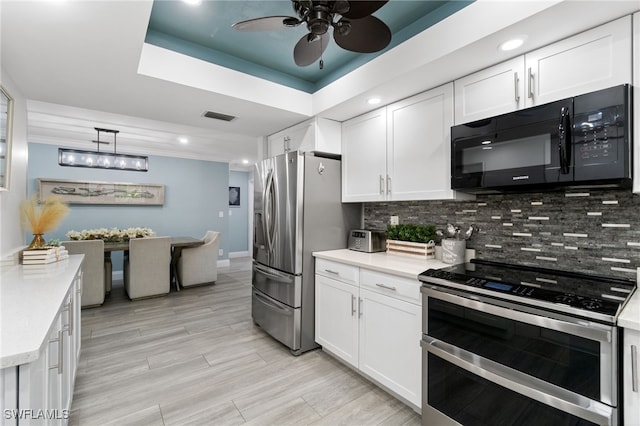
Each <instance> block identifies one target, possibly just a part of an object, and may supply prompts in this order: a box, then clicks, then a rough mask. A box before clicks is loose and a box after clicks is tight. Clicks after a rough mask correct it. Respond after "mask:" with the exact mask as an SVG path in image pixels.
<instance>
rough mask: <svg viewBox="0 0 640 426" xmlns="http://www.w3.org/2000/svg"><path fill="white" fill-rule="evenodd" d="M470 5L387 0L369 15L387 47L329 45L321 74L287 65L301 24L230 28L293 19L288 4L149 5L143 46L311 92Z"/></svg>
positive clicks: (160, 1) (209, 1)
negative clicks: (363, 49)
mask: <svg viewBox="0 0 640 426" xmlns="http://www.w3.org/2000/svg"><path fill="white" fill-rule="evenodd" d="M472 2H473V0H468V1H467V0H451V1H449V0H438V1H436V0H428V1H423V0H390V1H389V2H388V3H387V4H385V5H384V6H383V7H382V8H381V9H379V10H378V11H377V12H376V13H374V15H375V16H376V17H378V18H379V19H381V20H382V21H383V22H385V23H386V24H387V25H388V26H389V28H390V29H391V33H392V39H391V43H390V44H389V46H388V47H387V48H386V49H385V50H383V51H381V52H376V53H368V54H363V53H355V52H350V51H347V50H344V49H341V48H340V47H339V46H337V45H336V44H335V42H334V41H333V40H332V41H331V43H330V44H329V46H328V47H327V49H326V51H325V52H324V54H323V55H322V58H323V60H324V68H323V69H320V68H319V66H318V62H315V63H313V64H311V65H309V66H307V67H298V66H297V65H296V64H295V62H294V61H293V48H294V46H295V45H296V43H297V42H298V40H299V39H300V38H301V37H302V36H304V35H305V34H306V33H307V32H308V31H307V28H306V26H305V25H304V24H302V25H300V26H298V27H295V28H282V29H281V30H275V31H262V32H241V31H236V30H234V29H232V28H231V25H232V24H233V23H235V22H238V21H243V20H247V19H253V18H260V17H264V16H280V15H282V16H296V14H295V12H294V10H293V8H292V5H291V1H288V0H276V1H273V0H271V1H263V0H261V1H255V0H254V1H243V0H235V1H228V0H204V1H203V2H202V3H201V4H200V5H198V6H192V5H189V4H187V3H185V2H184V1H181V0H155V1H154V3H153V8H152V10H151V17H150V19H149V26H148V28H147V35H146V39H145V41H146V42H147V43H150V44H153V45H156V46H159V47H163V48H166V49H169V50H173V51H175V52H179V53H182V54H185V55H189V56H192V57H195V58H198V59H201V60H204V61H208V62H211V63H214V64H217V65H220V66H223V67H226V68H230V69H233V70H236V71H239V72H243V73H246V74H250V75H253V76H256V77H259V78H262V79H265V80H269V81H273V82H275V83H279V84H283V85H286V86H289V87H292V88H295V89H298V90H302V91H305V92H308V93H313V92H316V91H317V90H319V89H321V88H322V87H324V86H326V85H328V84H330V83H331V82H333V81H335V80H336V79H338V78H340V77H342V76H343V75H345V74H348V73H349V72H351V71H353V70H355V69H356V68H358V67H360V66H362V65H363V64H365V63H367V62H369V61H370V60H372V59H373V58H375V57H376V56H378V55H379V54H381V53H384V52H385V51H387V50H389V49H392V48H393V47H395V46H397V45H398V44H400V43H402V42H404V41H405V40H407V39H409V38H411V37H413V36H414V35H416V34H418V33H420V32H422V31H424V30H425V29H427V28H429V27H430V26H432V25H434V24H436V23H437V22H439V21H441V20H443V19H445V18H446V17H448V16H450V15H452V14H454V13H456V12H457V11H459V10H461V9H462V8H464V7H466V6H467V5H469V4H471V3H472ZM330 31H331V30H330ZM433 42H434V43H437V42H438V40H434V41H433Z"/></svg>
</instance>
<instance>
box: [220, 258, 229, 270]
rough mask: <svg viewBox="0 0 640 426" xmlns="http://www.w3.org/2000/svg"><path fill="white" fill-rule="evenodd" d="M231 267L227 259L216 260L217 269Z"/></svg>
mask: <svg viewBox="0 0 640 426" xmlns="http://www.w3.org/2000/svg"><path fill="white" fill-rule="evenodd" d="M229 266H231V261H230V260H229V259H218V268H225V267H229Z"/></svg>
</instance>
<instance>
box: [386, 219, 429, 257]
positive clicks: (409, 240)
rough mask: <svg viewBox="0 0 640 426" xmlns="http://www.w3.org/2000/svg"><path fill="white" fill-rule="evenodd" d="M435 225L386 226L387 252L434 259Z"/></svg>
mask: <svg viewBox="0 0 640 426" xmlns="http://www.w3.org/2000/svg"><path fill="white" fill-rule="evenodd" d="M435 238H436V227H435V225H411V224H402V225H388V226H387V252H388V253H393V254H400V255H405V256H411V257H418V258H422V259H433V258H435Z"/></svg>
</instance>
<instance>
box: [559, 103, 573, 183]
mask: <svg viewBox="0 0 640 426" xmlns="http://www.w3.org/2000/svg"><path fill="white" fill-rule="evenodd" d="M558 151H559V153H560V173H562V174H563V175H566V174H569V166H570V165H571V118H570V116H569V108H567V107H562V109H560V123H559V124H558Z"/></svg>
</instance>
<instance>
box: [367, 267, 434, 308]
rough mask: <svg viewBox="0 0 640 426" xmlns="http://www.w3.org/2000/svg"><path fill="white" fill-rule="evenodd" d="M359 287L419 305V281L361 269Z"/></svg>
mask: <svg viewBox="0 0 640 426" xmlns="http://www.w3.org/2000/svg"><path fill="white" fill-rule="evenodd" d="M360 287H361V288H366V289H369V290H371V291H375V292H377V293H381V294H385V295H387V296H391V297H396V298H398V299H403V300H406V301H408V302H411V303H415V304H420V303H421V302H420V281H418V278H417V277H416V279H415V280H412V279H410V278H404V277H398V276H396V275H390V274H385V273H382V272H376V271H371V270H368V269H362V270H361V271H360Z"/></svg>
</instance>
